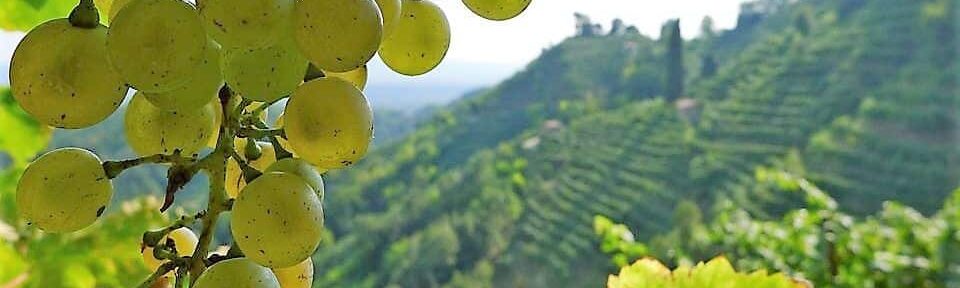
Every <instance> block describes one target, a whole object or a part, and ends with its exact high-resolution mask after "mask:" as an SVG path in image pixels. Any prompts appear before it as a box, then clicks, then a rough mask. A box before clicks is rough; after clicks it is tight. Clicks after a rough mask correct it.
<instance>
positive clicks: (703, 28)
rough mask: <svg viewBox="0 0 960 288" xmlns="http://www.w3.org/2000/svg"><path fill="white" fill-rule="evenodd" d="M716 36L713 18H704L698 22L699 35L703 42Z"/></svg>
mask: <svg viewBox="0 0 960 288" xmlns="http://www.w3.org/2000/svg"><path fill="white" fill-rule="evenodd" d="M716 34H717V31H716V29H715V28H714V24H713V17H710V16H704V17H703V20H701V21H700V35H701V37H703V39H704V40H707V41H709V40H710V39H713V37H715V36H716Z"/></svg>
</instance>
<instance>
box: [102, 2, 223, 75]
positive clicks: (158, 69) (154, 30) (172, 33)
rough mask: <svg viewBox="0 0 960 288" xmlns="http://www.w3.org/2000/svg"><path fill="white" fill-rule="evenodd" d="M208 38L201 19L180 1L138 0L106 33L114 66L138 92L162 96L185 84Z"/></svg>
mask: <svg viewBox="0 0 960 288" xmlns="http://www.w3.org/2000/svg"><path fill="white" fill-rule="evenodd" d="M206 47H207V36H206V33H204V31H203V26H202V24H201V21H200V16H199V15H197V11H196V10H195V9H193V7H192V6H190V5H189V4H187V3H184V2H181V1H178V0H135V1H132V2H130V3H128V4H127V5H125V6H124V7H123V9H121V10H120V12H118V13H117V17H116V18H115V19H113V22H112V23H111V26H110V31H109V32H108V33H107V52H108V54H109V57H110V58H109V59H110V63H112V64H113V67H114V68H116V70H117V72H118V73H120V76H121V77H123V78H124V79H125V80H126V81H127V84H129V85H131V86H133V87H134V88H136V89H137V90H138V91H142V92H150V93H158V92H164V91H169V90H173V89H175V88H179V87H181V86H183V85H185V84H186V83H187V82H188V80H189V79H190V77H191V76H193V73H192V71H194V70H196V69H197V67H198V66H200V64H201V63H202V62H203V58H204V50H206Z"/></svg>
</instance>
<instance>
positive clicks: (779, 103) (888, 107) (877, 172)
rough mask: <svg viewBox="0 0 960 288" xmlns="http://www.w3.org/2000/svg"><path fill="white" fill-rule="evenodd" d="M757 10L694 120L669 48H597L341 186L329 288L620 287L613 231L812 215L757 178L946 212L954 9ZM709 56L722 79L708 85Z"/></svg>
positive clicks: (744, 20)
mask: <svg viewBox="0 0 960 288" xmlns="http://www.w3.org/2000/svg"><path fill="white" fill-rule="evenodd" d="M757 3H759V4H756V5H754V6H749V5H748V6H745V9H744V12H743V13H742V15H741V21H740V24H739V25H738V27H737V28H736V29H734V30H731V31H724V32H721V33H719V34H718V35H716V36H715V37H711V38H707V37H705V38H700V39H695V40H693V41H689V42H688V43H686V44H687V45H686V47H687V48H686V50H685V53H686V54H687V55H688V56H687V57H686V59H687V63H686V64H687V65H686V66H687V71H688V73H687V75H688V76H687V79H686V82H687V88H688V89H687V90H688V91H689V92H688V93H687V95H686V96H687V99H685V100H683V101H681V102H677V103H668V102H666V101H663V100H660V99H658V98H659V97H658V96H659V95H661V93H662V92H663V88H662V85H661V83H663V77H665V75H664V73H663V72H662V70H663V67H664V63H663V60H662V59H663V57H664V53H665V51H664V50H665V49H664V47H663V45H662V44H661V43H658V41H656V40H654V39H649V38H647V37H644V36H642V35H638V34H630V33H626V34H612V35H596V36H584V35H579V36H576V37H571V38H569V39H567V40H566V41H564V42H563V43H560V44H558V45H557V46H555V47H552V48H550V49H547V50H545V51H544V53H543V54H542V55H541V56H540V58H538V59H537V60H535V61H534V62H532V63H531V64H530V65H529V66H528V67H527V68H526V69H525V70H523V71H521V72H519V73H518V74H516V75H515V76H514V77H512V78H511V79H509V80H507V81H505V82H504V83H501V84H500V85H497V86H496V87H493V88H492V89H489V90H486V91H484V92H483V93H481V94H480V95H477V96H475V97H471V98H469V99H465V100H462V101H458V102H456V103H454V104H452V105H451V106H450V107H447V108H444V109H440V110H439V111H438V112H437V113H436V114H435V117H434V118H433V119H431V120H429V121H427V122H425V123H424V124H422V125H420V127H418V129H417V130H416V131H415V132H413V133H412V134H410V135H409V136H407V137H406V138H404V139H403V140H400V141H398V142H394V143H392V144H390V145H387V146H384V147H382V148H380V149H378V150H377V151H376V152H375V153H374V154H373V155H370V156H369V157H368V158H367V159H365V160H364V161H361V162H360V163H359V164H358V165H357V166H356V167H354V168H353V169H349V170H347V171H345V172H338V173H331V174H329V175H328V177H327V180H328V183H329V188H328V191H329V197H328V199H329V203H327V204H326V207H325V208H326V209H327V221H328V222H327V223H328V227H330V229H331V230H332V231H333V233H334V234H335V235H336V239H335V240H332V241H329V242H327V244H326V246H324V247H323V248H322V249H321V250H320V251H319V252H318V254H317V255H315V262H316V264H317V267H318V268H317V271H318V272H317V273H318V277H317V279H318V281H319V282H320V285H321V286H349V287H384V286H392V285H396V286H398V287H595V286H596V283H602V281H603V279H604V277H605V275H606V273H607V272H609V271H606V270H605V269H604V268H603V267H606V266H605V265H607V264H606V263H607V262H606V261H607V260H606V258H605V256H604V255H602V253H600V252H599V250H598V249H597V246H598V243H597V240H596V239H595V237H594V236H593V231H592V230H591V229H592V228H591V227H592V221H593V220H592V219H593V216H594V215H596V214H603V215H606V216H609V217H610V218H612V219H616V220H617V221H618V222H624V223H629V224H630V225H631V230H633V231H636V232H637V234H638V235H640V236H639V237H640V238H642V239H650V238H653V236H655V235H657V234H659V233H665V232H666V231H668V230H669V229H670V228H671V226H672V224H673V221H675V220H677V219H675V218H676V217H675V216H674V212H673V208H674V207H675V206H676V205H677V204H678V203H680V202H681V201H682V200H684V199H690V200H694V201H696V202H697V203H698V204H700V208H709V207H711V206H712V205H713V204H712V203H715V202H716V200H719V199H731V200H733V201H734V203H736V204H737V205H738V206H741V207H744V208H745V209H747V210H749V211H750V212H752V213H755V214H756V215H767V216H770V217H773V216H779V215H780V214H782V213H784V212H785V210H786V209H788V208H790V207H791V206H792V205H796V204H798V203H800V202H801V201H800V200H799V199H796V198H795V197H783V196H781V195H770V194H765V193H763V192H761V190H759V189H754V187H755V185H754V183H753V182H755V178H754V168H755V167H757V166H773V167H777V168H779V169H785V170H788V171H791V172H793V173H796V174H797V175H801V176H805V177H808V178H810V179H811V180H813V181H815V182H817V183H818V184H820V185H821V186H823V187H825V188H826V189H825V190H826V191H831V192H832V193H833V195H832V196H833V197H835V198H836V199H837V200H838V201H839V203H840V206H841V209H842V210H844V211H848V212H850V213H852V214H854V215H863V214H866V213H871V212H873V211H876V210H878V209H879V208H880V206H881V203H882V201H884V200H898V201H901V202H903V203H907V204H909V205H911V206H914V207H916V208H917V209H918V210H920V211H921V212H925V213H932V212H933V211H935V209H938V208H939V207H940V206H942V205H941V204H940V203H942V202H943V199H944V197H946V195H948V193H949V192H950V191H951V190H952V189H953V188H955V187H954V186H955V185H956V183H958V180H960V179H958V178H960V177H958V176H957V175H960V173H957V172H960V171H958V168H960V167H958V162H957V157H958V156H960V153H958V152H960V151H957V148H956V145H954V144H955V143H956V138H955V137H957V135H956V131H955V130H956V126H955V125H956V124H955V123H956V120H957V119H956V111H955V107H956V106H955V105H956V101H957V100H958V99H957V94H956V93H955V91H956V90H955V88H956V87H955V85H956V83H955V82H954V81H955V79H953V78H952V75H953V74H952V73H951V71H954V70H953V69H955V68H956V67H955V66H954V65H955V61H954V59H955V58H954V57H955V55H954V54H953V53H954V52H953V51H952V50H951V49H950V48H949V47H953V46H951V45H950V44H948V45H943V43H951V44H952V43H953V42H952V41H953V38H952V37H953V36H952V35H955V33H953V32H954V31H953V28H952V26H951V25H950V23H951V22H952V21H953V20H955V18H954V15H953V14H952V11H951V7H950V5H951V4H949V2H948V1H943V0H929V1H915V0H870V1H867V0H863V1H840V0H809V1H800V2H797V3H792V4H790V3H788V1H775V0H766V1H760V2H757ZM756 7H763V9H759V8H756ZM890 7H897V8H896V9H890ZM798 19H802V20H798ZM706 54H711V55H713V56H714V57H715V58H716V59H717V60H718V63H719V69H718V70H717V72H716V74H715V75H702V73H695V72H692V71H697V68H699V67H700V65H701V63H699V59H701V57H699V56H701V55H706ZM678 106H682V109H678V108H677V107H678ZM681 216H682V215H681Z"/></svg>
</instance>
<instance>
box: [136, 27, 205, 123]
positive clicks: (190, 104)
mask: <svg viewBox="0 0 960 288" xmlns="http://www.w3.org/2000/svg"><path fill="white" fill-rule="evenodd" d="M204 54H205V55H204V57H203V62H201V64H200V66H199V67H197V70H194V71H192V75H193V76H192V77H190V80H189V81H188V83H187V84H186V85H184V86H182V87H180V88H176V89H173V90H170V91H166V92H160V93H143V96H145V97H146V98H147V100H149V101H150V103H151V104H153V105H154V106H157V107H159V108H162V109H166V110H171V111H172V110H193V109H199V108H200V107H203V105H207V104H208V103H210V101H213V99H214V98H216V96H217V92H219V91H220V87H221V86H223V74H222V73H221V72H220V47H218V45H217V43H216V42H213V41H207V50H206V52H204ZM218 106H219V105H218Z"/></svg>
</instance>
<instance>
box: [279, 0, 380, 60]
mask: <svg viewBox="0 0 960 288" xmlns="http://www.w3.org/2000/svg"><path fill="white" fill-rule="evenodd" d="M294 23H295V26H294V27H295V29H294V33H295V36H296V37H295V38H296V40H297V44H299V47H300V51H302V52H303V53H304V55H306V56H307V59H309V60H310V62H313V64H315V65H317V67H319V68H320V69H323V70H326V71H334V72H347V71H350V70H353V69H357V68H360V66H363V64H366V63H367V61H370V58H373V54H374V53H376V52H377V47H379V46H380V40H381V39H380V38H381V37H382V35H383V31H382V30H383V27H382V22H381V18H380V10H379V9H377V4H376V3H374V2H373V0H324V1H318V0H312V1H297V4H296V8H295V10H294Z"/></svg>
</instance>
